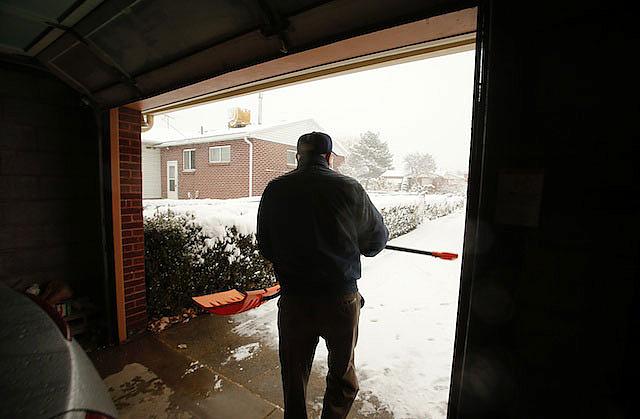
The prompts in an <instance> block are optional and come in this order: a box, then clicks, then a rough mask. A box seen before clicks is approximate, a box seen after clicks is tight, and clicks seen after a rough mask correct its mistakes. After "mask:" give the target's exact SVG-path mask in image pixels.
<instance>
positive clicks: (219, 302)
mask: <svg viewBox="0 0 640 419" xmlns="http://www.w3.org/2000/svg"><path fill="white" fill-rule="evenodd" d="M385 248H386V249H389V250H397V251H400V252H408V253H417V254H420V255H427V256H433V257H436V258H439V259H444V260H454V259H457V258H458V255H457V254H456V253H447V252H428V251H425V250H417V249H407V248H406V247H398V246H386V247H385ZM279 295H280V284H276V285H274V286H273V287H269V288H264V289H259V290H251V291H238V290H236V289H233V290H229V291H222V292H216V293H213V294H208V295H201V296H199V297H192V298H191V299H192V300H193V301H194V302H195V303H196V304H197V305H198V306H200V307H201V308H203V309H204V310H206V311H208V312H209V313H212V314H218V315H221V316H225V315H230V314H238V313H242V312H244V311H247V310H251V309H252V308H256V307H259V306H261V305H262V304H264V303H265V302H267V301H269V300H272V299H274V298H276V297H278V296H279Z"/></svg>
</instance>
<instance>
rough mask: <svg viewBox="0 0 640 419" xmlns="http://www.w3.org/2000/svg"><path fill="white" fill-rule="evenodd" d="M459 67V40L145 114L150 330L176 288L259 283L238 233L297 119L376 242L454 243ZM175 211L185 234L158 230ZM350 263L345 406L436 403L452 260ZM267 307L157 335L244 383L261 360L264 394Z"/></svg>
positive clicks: (459, 216) (463, 167)
mask: <svg viewBox="0 0 640 419" xmlns="http://www.w3.org/2000/svg"><path fill="white" fill-rule="evenodd" d="M473 74H474V51H473V50H470V51H462V52H455V53H450V54H445V55H441V56H437V57H428V58H423V59H413V60H411V61H410V62H403V63H399V64H394V65H386V66H384V67H380V68H373V69H365V70H363V71H358V72H354V73H351V74H341V75H336V76H333V77H329V78H323V79H319V80H311V81H306V82H302V83H298V84H294V85H290V86H284V87H279V88H275V89H267V90H261V91H259V92H255V93H251V94H248V95H244V96H240V97H233V98H229V99H225V100H220V101H216V102H213V103H208V104H203V105H199V106H194V107H190V108H188V109H182V110H177V111H173V112H166V113H161V114H157V115H155V116H154V117H153V119H152V128H150V129H148V130H146V131H145V132H143V134H142V140H143V152H142V171H143V194H144V198H145V200H144V203H143V206H144V215H145V230H146V239H147V240H146V243H145V246H146V249H147V250H146V254H147V261H146V265H147V266H146V269H147V281H149V280H151V281H154V279H153V278H157V279H158V281H157V283H155V284H147V289H148V294H147V301H148V311H149V313H150V315H151V316H152V317H153V318H155V321H153V322H152V328H153V329H155V330H160V329H164V328H165V327H166V326H167V325H168V324H169V322H170V321H169V320H168V319H167V318H166V316H169V315H172V314H180V313H179V312H177V309H178V308H179V307H180V306H181V305H183V304H184V301H185V300H187V299H188V296H189V295H192V294H206V293H209V292H214V291H218V290H223V289H229V288H240V289H251V288H258V287H262V286H266V285H269V284H271V283H272V281H273V277H271V276H269V275H265V273H267V272H269V270H268V268H266V267H265V265H264V264H263V262H262V260H261V258H260V257H259V255H256V254H253V252H254V250H255V246H254V245H252V244H251V243H250V240H249V242H247V240H246V239H245V238H246V237H251V235H252V234H253V233H254V232H255V219H256V213H257V207H258V203H259V200H260V195H261V193H262V191H263V190H264V188H265V186H266V185H267V183H268V182H269V181H270V180H271V179H274V178H275V177H277V176H280V175H282V174H284V173H287V172H288V171H290V170H295V168H296V165H297V161H296V158H295V144H296V141H297V139H298V137H299V136H300V135H301V134H303V133H306V132H310V131H323V132H326V133H328V134H329V135H331V136H332V138H333V139H334V144H335V145H334V149H333V152H334V169H335V170H337V171H339V172H341V173H344V174H346V175H349V176H352V177H354V178H356V179H358V181H359V182H360V183H361V184H362V185H363V186H364V187H365V189H366V190H367V192H368V194H369V196H370V197H371V199H372V201H373V202H374V204H375V205H376V206H377V207H378V209H379V210H380V211H381V212H382V214H383V216H384V218H385V223H386V224H387V226H388V228H389V230H390V232H391V235H392V237H393V240H392V241H391V242H390V244H393V245H397V246H404V247H409V248H415V249H421V250H436V251H450V252H455V253H459V254H462V242H463V233H464V216H465V211H464V209H465V206H466V191H467V175H468V165H469V149H470V138H471V112H472V94H473ZM149 121H151V119H150V118H149ZM177 224H180V225H181V226H182V227H179V228H178V230H179V231H180V228H182V229H183V230H181V231H182V232H183V233H184V234H183V235H182V236H181V235H180V234H178V235H177V236H179V239H178V240H177V242H175V243H171V241H170V240H167V237H169V236H172V234H167V231H169V232H173V233H175V231H176V230H175V226H176V225H177ZM167 226H172V228H173V230H171V229H169V230H166V228H167ZM292 228H295V226H292ZM189 235H192V237H191V238H189V237H187V236H189ZM193 235H195V237H197V238H196V239H194V238H193ZM198 240H200V242H199V243H198ZM243 240H244V241H243ZM185 249H187V250H186V251H185ZM167 250H169V252H167ZM249 251H250V252H251V253H250V254H249V253H248V252H249ZM172 252H173V253H172ZM168 254H169V257H170V259H171V261H169V260H165V259H166V258H167V255H168ZM155 257H157V258H158V259H157V260H155V261H153V260H152V259H154V258H155ZM163 258H164V259H163ZM176 258H178V259H179V260H180V262H179V263H182V264H183V265H181V266H182V267H181V268H180V269H175V266H172V272H173V273H174V275H173V276H171V275H169V276H167V275H168V272H163V271H162V270H163V269H164V270H168V269H169V268H170V263H175V260H176ZM362 262H363V272H362V279H361V280H360V281H359V282H358V286H359V288H360V292H361V293H362V294H363V296H364V298H365V299H366V304H365V306H364V308H363V309H362V312H361V318H360V337H359V342H358V347H357V349H356V368H357V371H358V376H359V380H360V388H361V390H360V393H359V395H358V399H357V401H356V405H355V407H354V413H355V414H356V416H355V417H367V416H371V417H444V416H446V411H447V399H448V394H449V381H450V376H451V363H452V358H453V341H454V334H455V324H456V313H457V306H458V304H457V303H458V302H457V298H458V291H459V280H460V259H458V260H457V261H454V262H448V261H442V260H437V259H432V258H428V257H425V256H420V255H412V254H406V253H399V252H394V251H390V250H385V251H383V252H382V253H381V254H380V255H378V256H377V257H375V258H371V259H368V258H363V261H362ZM178 271H180V272H182V274H178V275H176V274H175V272H178ZM163 281H165V282H163ZM166 281H170V282H166ZM189 281H190V282H189ZM179 284H182V285H181V286H184V287H189V288H188V289H186V288H185V289H184V290H179V289H176V288H175V287H176V286H180V285H179ZM168 307H170V308H169V309H167V308H168ZM276 314H277V307H276V304H275V303H274V302H272V303H268V304H266V305H264V306H262V307H260V308H259V309H256V310H254V311H250V312H248V313H246V314H242V315H239V316H236V317H232V318H228V320H227V319H225V321H224V322H221V321H220V319H219V318H214V317H203V318H198V319H197V320H196V321H192V322H190V324H189V325H188V326H180V327H177V328H171V329H170V330H172V331H171V332H170V333H169V332H163V333H164V337H163V333H161V334H160V336H161V339H166V341H167V342H168V343H170V344H172V345H173V344H176V345H178V344H181V343H185V345H187V347H188V348H190V347H191V346H192V345H194V346H205V347H209V348H213V347H215V348H218V349H216V350H212V351H211V353H209V354H206V353H203V351H202V350H201V349H199V350H198V352H199V359H200V360H201V361H202V362H203V363H206V364H207V365H209V366H211V367H212V368H213V369H220V371H221V372H222V373H223V374H225V375H226V376H227V377H231V378H234V377H235V378H237V379H238V380H239V381H240V382H242V381H243V380H246V381H247V383H246V385H247V386H249V387H251V386H252V384H251V382H252V381H254V380H257V378H258V375H259V374H257V373H255V374H253V373H249V372H245V371H250V370H251V369H252V368H255V367H256V364H259V365H260V366H261V368H262V370H264V369H266V370H271V371H272V372H273V373H272V374H271V375H273V377H271V378H272V382H271V385H272V386H275V387H276V389H274V390H273V393H274V394H276V395H275V396H273V397H274V403H276V404H279V403H280V402H281V399H280V398H279V396H277V393H278V391H277V388H278V386H279V385H280V383H279V375H278V372H277V371H278V370H277V368H278V363H277V357H274V356H273V354H274V353H276V352H275V351H277V328H276ZM163 316H165V319H164V320H162V317H163ZM158 319H161V320H158ZM189 328H191V329H198V330H199V332H198V333H196V334H197V335H199V336H200V337H199V338H198V339H195V340H192V341H189V342H182V341H186V340H188V339H189V338H188V337H187V336H186V335H190V336H193V335H194V333H193V332H188V329H189ZM180 331H182V332H180ZM179 341H180V342H179ZM326 356H327V353H326V350H325V348H324V345H323V343H322V342H321V343H320V345H319V346H318V350H317V352H316V358H315V364H314V371H313V373H312V378H311V381H310V384H309V398H308V402H309V404H310V406H309V407H310V411H314V410H315V411H317V412H319V409H320V408H321V404H322V399H321V397H322V394H323V391H324V383H323V377H324V374H325V372H326ZM262 370H261V371H262ZM262 373H263V371H262ZM407 389H411V391H407ZM280 397H281V396H280Z"/></svg>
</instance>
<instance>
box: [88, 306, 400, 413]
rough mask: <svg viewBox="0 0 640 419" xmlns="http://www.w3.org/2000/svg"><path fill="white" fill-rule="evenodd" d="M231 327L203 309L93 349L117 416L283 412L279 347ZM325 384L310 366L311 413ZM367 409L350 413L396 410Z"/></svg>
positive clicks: (316, 408)
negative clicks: (164, 327) (176, 321)
mask: <svg viewBox="0 0 640 419" xmlns="http://www.w3.org/2000/svg"><path fill="white" fill-rule="evenodd" d="M232 327H233V324H232V323H230V320H229V318H228V317H218V316H210V315H203V316H200V317H197V318H194V319H192V320H191V321H190V322H189V323H185V324H180V325H177V326H174V327H172V328H170V329H168V330H166V331H164V332H161V333H159V334H157V335H151V334H148V335H145V336H142V337H140V338H137V339H135V340H133V341H132V342H129V343H127V344H125V345H122V346H119V347H114V348H109V349H106V350H102V351H97V352H93V353H92V354H91V357H92V359H93V361H94V363H95V364H96V367H97V368H98V371H99V372H100V374H101V376H102V377H103V378H104V380H105V383H106V384H107V386H108V387H109V391H110V393H111V395H112V397H113V399H114V402H115V404H116V407H117V408H118V410H119V412H120V418H123V419H124V418H145V417H155V418H180V419H182V418H221V419H234V418H238V419H253V418H255V419H265V418H269V419H275V418H282V417H283V411H282V406H283V402H282V390H281V384H280V370H279V361H278V354H277V351H276V350H274V349H272V348H270V347H268V346H267V345H264V344H262V343H261V342H259V341H257V339H256V338H252V337H242V336H238V335H237V334H235V333H233V332H232V331H231V329H232ZM322 344H323V342H322V341H321V342H320V345H322ZM178 345H181V347H182V348H181V347H179V346H178ZM183 345H186V348H184V347H183ZM324 386H325V383H324V376H323V375H322V374H321V373H320V372H319V371H312V375H311V378H310V380H309V387H308V405H309V408H308V411H309V416H310V418H315V417H319V415H320V410H321V407H322V394H323V393H324ZM366 403H371V400H369V401H367V402H366ZM367 410H368V409H366V408H365V409H363V406H362V402H360V401H359V400H356V402H355V404H354V407H353V409H352V413H351V414H350V416H349V418H353V419H359V418H365V417H375V418H383V419H384V418H392V417H393V416H392V415H391V414H384V413H383V414H382V415H381V412H380V411H379V410H378V411H377V412H376V413H375V414H374V415H371V416H369V415H367V414H365V413H364V412H366V411H367ZM375 410H377V409H374V410H373V411H375ZM359 412H360V413H359Z"/></svg>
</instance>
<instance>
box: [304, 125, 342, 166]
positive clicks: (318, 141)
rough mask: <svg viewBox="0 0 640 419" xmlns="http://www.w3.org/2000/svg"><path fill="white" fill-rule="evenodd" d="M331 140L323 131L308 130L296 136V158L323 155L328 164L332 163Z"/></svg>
mask: <svg viewBox="0 0 640 419" xmlns="http://www.w3.org/2000/svg"><path fill="white" fill-rule="evenodd" d="M332 149H333V141H332V140H331V137H329V135H327V134H325V133H324V132H317V131H313V132H309V133H307V134H302V135H301V136H300V138H298V153H297V156H296V157H297V158H298V160H301V159H305V158H309V157H312V156H323V157H324V158H325V160H327V163H329V166H332V165H333V154H332V152H331V150H332Z"/></svg>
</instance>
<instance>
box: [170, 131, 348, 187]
mask: <svg viewBox="0 0 640 419" xmlns="http://www.w3.org/2000/svg"><path fill="white" fill-rule="evenodd" d="M250 141H251V142H252V143H253V196H260V195H262V192H263V191H264V188H265V187H266V186H267V184H268V183H269V182H270V181H271V180H272V179H275V178H276V177H278V176H280V175H283V174H285V173H287V172H289V171H290V170H292V169H294V168H295V166H290V165H288V164H287V150H293V151H295V149H296V148H295V146H290V145H286V144H280V143H274V142H271V141H263V140H256V139H250ZM226 145H228V146H231V161H230V162H229V163H209V147H213V146H226ZM187 149H195V150H196V169H195V171H184V170H183V167H184V165H183V164H184V162H183V157H182V156H183V151H184V150H187ZM172 160H175V161H177V162H178V198H179V199H186V198H188V197H189V194H191V197H192V198H195V197H196V193H197V196H198V198H214V199H229V198H241V197H246V196H248V194H249V185H248V183H249V177H248V176H249V169H248V167H249V146H248V145H247V143H245V142H244V141H243V140H231V141H220V142H212V143H203V144H190V145H184V146H176V147H167V148H163V149H162V159H161V168H160V170H161V182H162V197H163V198H167V162H168V161H172ZM343 163H344V157H342V156H336V157H335V161H334V167H336V168H337V167H339V166H340V165H342V164H343Z"/></svg>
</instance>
